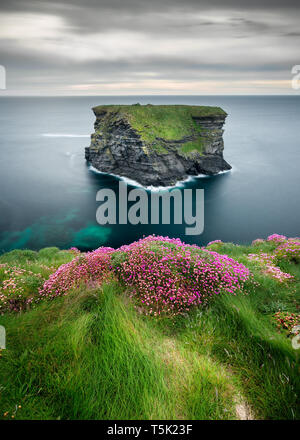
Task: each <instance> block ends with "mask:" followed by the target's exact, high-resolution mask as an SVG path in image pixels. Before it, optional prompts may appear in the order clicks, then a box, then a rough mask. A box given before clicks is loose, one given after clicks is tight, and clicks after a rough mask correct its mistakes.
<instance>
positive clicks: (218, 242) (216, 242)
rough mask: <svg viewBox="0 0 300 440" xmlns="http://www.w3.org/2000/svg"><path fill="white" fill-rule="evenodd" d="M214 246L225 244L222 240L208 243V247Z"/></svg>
mask: <svg viewBox="0 0 300 440" xmlns="http://www.w3.org/2000/svg"><path fill="white" fill-rule="evenodd" d="M212 244H223V242H222V240H213V241H210V242H209V243H207V246H210V245H212Z"/></svg>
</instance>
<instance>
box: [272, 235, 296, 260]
mask: <svg viewBox="0 0 300 440" xmlns="http://www.w3.org/2000/svg"><path fill="white" fill-rule="evenodd" d="M274 255H275V257H276V259H277V260H280V259H284V260H288V261H294V262H295V263H298V262H300V238H291V239H288V240H287V241H285V242H284V243H282V244H281V245H280V246H278V247H277V248H276V249H275V251H274Z"/></svg>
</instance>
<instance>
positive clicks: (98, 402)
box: [0, 243, 300, 419]
mask: <svg viewBox="0 0 300 440" xmlns="http://www.w3.org/2000/svg"><path fill="white" fill-rule="evenodd" d="M211 248H214V249H216V250H218V252H221V253H227V254H228V255H230V256H232V257H233V258H235V259H237V260H239V261H241V262H243V263H244V264H247V265H248V267H250V268H251V270H252V271H253V273H254V278H255V280H256V281H257V282H259V285H255V284H254V285H249V286H248V288H247V294H246V293H240V294H238V295H236V296H230V295H221V296H219V297H217V298H216V299H215V300H214V301H213V302H211V303H210V305H209V306H208V307H206V308H198V309H196V310H194V311H192V312H191V313H189V314H188V315H186V316H182V317H177V318H172V319H170V318H161V319H155V318H151V317H148V316H145V315H143V314H141V313H139V310H137V309H135V307H134V303H133V302H132V300H131V299H130V298H129V297H128V295H127V294H126V291H125V290H124V288H123V287H121V286H120V285H119V284H118V283H116V282H111V283H109V284H106V285H104V286H103V287H102V288H86V287H84V286H82V287H81V288H79V289H77V290H74V291H72V292H71V293H70V294H69V295H68V296H65V297H61V298H57V299H56V300H53V301H50V302H44V303H42V304H40V305H38V306H36V308H34V309H32V310H30V311H27V312H24V313H20V314H6V315H3V316H1V317H0V324H1V325H4V326H5V328H6V331H7V349H6V350H3V351H2V355H1V358H0V393H1V394H0V417H1V418H10V417H11V415H14V411H15V407H16V405H21V408H20V409H18V411H17V412H16V414H15V418H16V419H235V418H239V415H238V414H237V412H236V410H237V405H238V404H239V405H240V407H242V408H250V412H251V416H252V417H253V418H261V419H297V418H299V409H298V408H297V394H298V395H299V363H298V357H299V353H298V352H297V351H296V350H294V349H293V348H292V346H291V340H290V338H289V337H288V335H287V334H286V333H284V332H280V331H278V330H277V328H276V327H275V325H274V323H273V321H272V315H273V313H274V312H275V311H278V310H279V309H280V308H285V309H286V310H288V311H290V312H297V310H298V308H297V307H298V306H297V304H299V294H300V265H299V264H298V265H296V264H292V263H284V267H282V269H284V270H286V271H288V272H289V273H292V274H293V275H294V276H295V277H296V280H295V281H294V282H292V283H291V284H285V283H283V284H280V283H278V282H277V281H276V280H274V279H272V278H269V277H267V276H265V275H263V274H262V273H261V270H260V268H259V267H258V266H257V265H256V264H254V263H250V262H249V261H248V260H247V258H246V257H247V255H248V253H250V252H255V251H257V250H258V249H260V250H262V251H267V250H268V251H271V250H273V248H274V245H272V244H270V243H263V244H262V245H260V246H257V247H251V246H235V245H233V244H230V243H229V244H222V245H213V246H212V247H211ZM16 256H17V261H18V262H19V263H20V262H21V264H22V265H23V266H28V265H29V266H32V265H36V266H38V265H39V264H47V265H48V266H49V265H50V264H52V265H53V266H54V267H56V266H57V264H58V263H59V264H61V263H62V262H65V261H68V260H69V258H70V253H66V252H62V251H59V250H55V249H53V250H51V248H50V249H47V250H43V251H40V252H39V253H31V252H28V251H13V252H11V253H9V254H6V255H3V256H1V258H0V263H1V262H2V263H3V262H4V261H5V262H8V261H9V262H10V264H15V261H16ZM7 411H9V414H8V415H7V416H5V417H4V415H3V414H4V413H6V412H7Z"/></svg>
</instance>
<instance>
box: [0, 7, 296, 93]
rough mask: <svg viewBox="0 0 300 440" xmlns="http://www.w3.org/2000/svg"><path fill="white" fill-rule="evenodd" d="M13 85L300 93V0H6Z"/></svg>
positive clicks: (23, 88)
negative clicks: (295, 82)
mask: <svg viewBox="0 0 300 440" xmlns="http://www.w3.org/2000/svg"><path fill="white" fill-rule="evenodd" d="M0 4H1V8H0V9H1V11H0V13H1V15H0V65H3V66H4V67H5V68H6V72H7V90H5V91H3V90H1V91H0V94H1V95H2V96H5V95H120V94H122V95H137V94H175V95H176V94H186V95H188V94H199V95H201V94H298V95H299V94H300V91H295V90H293V89H292V87H291V79H292V74H291V69H292V66H294V65H299V64H300V50H299V47H300V26H299V23H300V2H299V0H297V1H296V0H293V1H292V0H284V1H282V0H265V1H263V0H261V1H260V0H249V1H242V0H229V1H226V0H70V1H66V2H58V1H57V2H55V1H47V0H40V1H35V0H6V1H4V0H1V3H0Z"/></svg>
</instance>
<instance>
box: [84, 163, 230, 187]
mask: <svg viewBox="0 0 300 440" xmlns="http://www.w3.org/2000/svg"><path fill="white" fill-rule="evenodd" d="M88 168H89V170H90V171H92V172H93V173H96V174H102V175H104V176H113V177H117V178H118V179H121V180H123V181H124V182H125V183H127V184H128V185H131V186H135V187H138V188H144V189H146V190H148V191H167V190H168V189H172V188H178V187H179V188H180V187H182V186H183V185H184V184H185V183H187V182H191V181H192V180H195V179H209V178H210V177H213V176H208V175H207V174H198V175H197V176H188V177H187V178H186V179H184V180H179V181H178V182H176V184H175V185H173V186H153V185H149V186H143V185H141V184H140V183H138V182H136V181H135V180H132V179H129V178H128V177H123V176H119V175H118V174H113V173H104V172H103V171H99V170H97V168H95V167H93V165H89V166H88ZM232 171H233V168H231V170H225V171H220V172H219V173H218V174H214V176H218V175H219V174H225V173H230V172H232Z"/></svg>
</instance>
